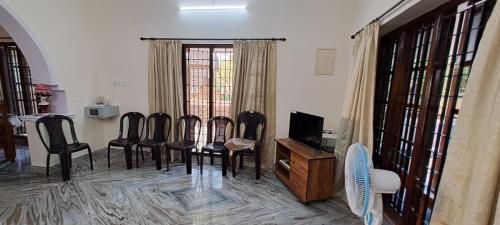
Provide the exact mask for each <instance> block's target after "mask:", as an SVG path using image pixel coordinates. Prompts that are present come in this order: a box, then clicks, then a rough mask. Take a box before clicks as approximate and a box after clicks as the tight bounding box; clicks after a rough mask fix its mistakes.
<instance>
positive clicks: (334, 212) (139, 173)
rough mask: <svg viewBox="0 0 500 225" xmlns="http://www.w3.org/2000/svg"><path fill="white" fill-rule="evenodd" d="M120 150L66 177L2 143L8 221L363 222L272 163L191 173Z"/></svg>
mask: <svg viewBox="0 0 500 225" xmlns="http://www.w3.org/2000/svg"><path fill="white" fill-rule="evenodd" d="M112 152H113V153H112V166H111V169H108V168H107V165H106V164H107V162H106V160H107V159H106V153H105V151H102V150H101V151H97V152H95V153H94V166H95V170H94V171H91V170H90V168H89V165H88V158H87V157H86V156H82V157H80V158H78V159H76V160H74V162H73V168H72V174H71V175H72V178H71V180H70V181H69V182H62V181H61V177H60V171H59V169H58V168H57V167H56V168H51V174H50V176H49V178H46V177H45V175H44V173H43V171H40V170H35V169H31V168H30V166H29V155H28V154H29V151H27V149H22V148H21V149H18V160H17V162H16V163H10V162H6V161H5V160H3V156H2V154H3V151H0V224H23V225H24V224H48V225H56V224H127V225H133V224H207V225H208V224H338V225H344V224H363V222H362V221H361V220H360V219H358V218H356V217H355V216H354V215H353V214H352V213H351V212H350V211H349V209H348V208H347V207H346V206H345V204H344V203H342V202H341V201H340V200H339V199H331V200H327V201H319V202H314V203H311V204H309V205H304V204H301V203H299V202H298V201H297V200H296V198H295V197H294V195H293V194H292V193H290V192H289V191H288V190H287V189H286V188H285V187H284V186H283V185H282V184H281V183H280V182H279V181H278V180H277V178H276V177H275V176H274V174H273V173H272V171H267V170H266V171H263V175H262V177H261V179H260V180H255V179H254V173H253V170H252V169H251V168H244V169H243V170H241V171H240V172H239V173H238V174H237V176H236V177H235V178H233V177H231V176H230V173H228V176H227V177H222V176H221V171H220V165H214V166H210V165H206V166H204V173H203V174H200V173H199V170H197V168H198V167H196V160H193V161H194V165H193V174H191V175H187V174H186V172H185V167H184V165H183V164H181V163H173V164H171V170H170V171H169V172H167V171H166V169H165V168H164V169H163V170H160V171H157V170H155V167H154V162H153V161H152V160H151V159H150V157H149V155H146V162H144V163H142V162H141V163H142V164H141V167H140V168H139V169H136V168H134V169H132V170H128V171H127V170H126V169H125V160H124V155H123V151H122V150H118V149H117V150H115V151H112ZM205 162H208V160H207V159H206V160H205ZM216 164H219V162H218V160H216ZM134 165H135V164H134Z"/></svg>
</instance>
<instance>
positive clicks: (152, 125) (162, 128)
mask: <svg viewBox="0 0 500 225" xmlns="http://www.w3.org/2000/svg"><path fill="white" fill-rule="evenodd" d="M171 126H172V118H171V117H170V115H168V114H166V113H161V112H160V113H153V114H151V115H149V116H148V118H147V119H146V136H145V138H146V139H152V140H154V141H155V142H164V141H167V139H168V137H169V136H170V128H171ZM150 129H153V130H152V131H153V135H152V137H149V131H150Z"/></svg>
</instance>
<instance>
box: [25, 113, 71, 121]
mask: <svg viewBox="0 0 500 225" xmlns="http://www.w3.org/2000/svg"><path fill="white" fill-rule="evenodd" d="M47 115H63V116H67V117H69V118H75V117H76V116H75V115H74V114H64V113H40V114H33V115H24V116H19V119H20V120H22V121H36V120H37V119H40V118H42V117H44V116H47Z"/></svg>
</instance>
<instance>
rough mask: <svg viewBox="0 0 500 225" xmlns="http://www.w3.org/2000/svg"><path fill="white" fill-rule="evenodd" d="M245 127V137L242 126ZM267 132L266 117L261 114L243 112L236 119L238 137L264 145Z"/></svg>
mask: <svg viewBox="0 0 500 225" xmlns="http://www.w3.org/2000/svg"><path fill="white" fill-rule="evenodd" d="M242 125H244V130H243V135H241V126H242ZM259 128H260V129H259ZM265 132H266V116H264V114H262V113H260V112H254V111H246V112H241V113H240V114H239V115H238V118H237V119H236V137H238V138H244V139H249V140H255V141H257V143H262V141H263V138H264V134H265Z"/></svg>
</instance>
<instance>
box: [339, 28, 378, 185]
mask: <svg viewBox="0 0 500 225" xmlns="http://www.w3.org/2000/svg"><path fill="white" fill-rule="evenodd" d="M378 33H379V22H378V21H377V22H374V23H371V24H369V25H367V26H366V27H364V28H363V30H362V31H361V32H360V33H359V34H358V35H356V39H355V43H354V52H353V58H354V61H353V68H352V70H351V71H352V74H351V81H350V83H349V84H348V89H347V92H346V93H347V94H346V98H345V101H344V107H343V112H342V119H341V121H340V126H339V129H338V135H337V143H336V146H335V150H336V153H337V170H336V176H335V192H336V194H337V195H342V194H344V193H345V191H344V190H345V189H344V159H345V156H346V153H347V149H348V148H349V146H351V145H352V144H354V143H362V144H364V145H365V146H366V147H367V149H368V151H370V152H371V151H373V107H374V95H375V75H376V63H377V48H378V41H379V35H378Z"/></svg>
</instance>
